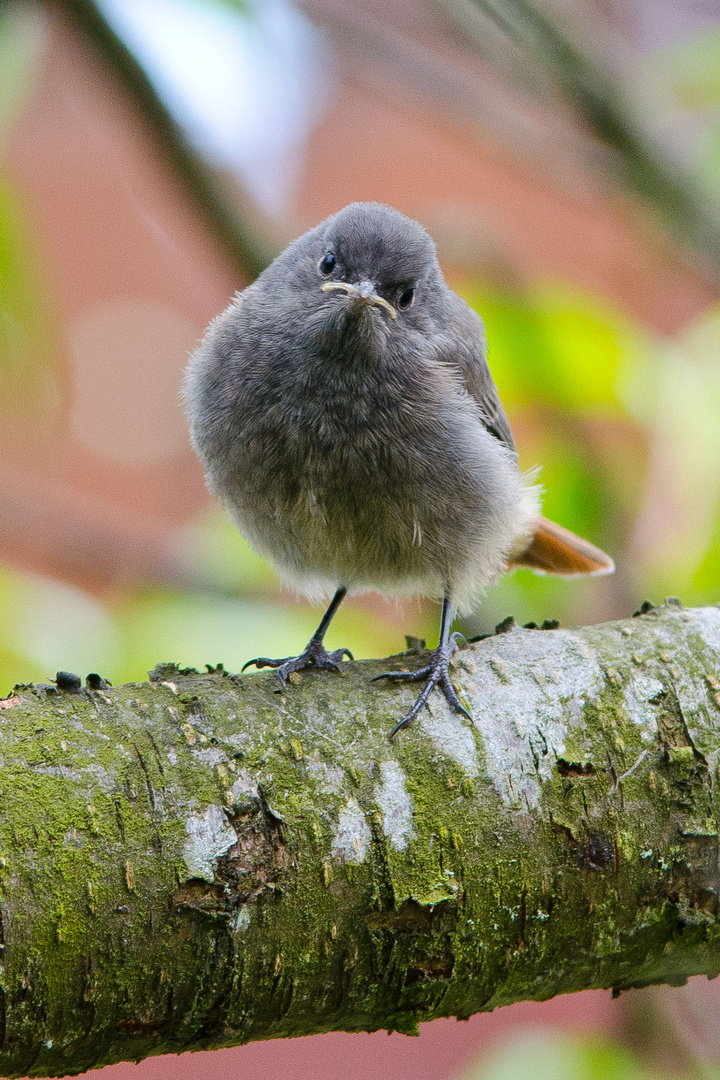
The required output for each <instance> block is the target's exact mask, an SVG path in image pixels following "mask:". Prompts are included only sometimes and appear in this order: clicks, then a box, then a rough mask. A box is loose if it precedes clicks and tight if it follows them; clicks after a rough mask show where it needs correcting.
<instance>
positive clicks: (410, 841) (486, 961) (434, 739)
mask: <svg viewBox="0 0 720 1080" xmlns="http://www.w3.org/2000/svg"><path fill="white" fill-rule="evenodd" d="M420 663H421V657H420V656H417V655H413V654H405V655H403V656H400V657H397V658H394V659H393V660H392V661H391V664H397V665H398V666H401V665H405V664H407V666H409V667H412V666H415V665H418V666H419V665H420ZM383 667H384V665H383V664H381V663H380V662H365V663H358V664H354V665H349V673H348V675H347V676H346V677H345V678H338V677H336V676H333V675H327V674H325V673H319V674H313V673H310V674H306V675H303V676H302V677H301V678H299V679H297V680H296V682H295V684H294V685H292V686H291V687H290V688H289V689H288V691H287V693H285V694H279V693H277V692H276V690H275V687H276V683H275V680H274V675H273V674H272V673H271V674H269V675H268V674H265V673H263V674H255V675H250V676H248V677H242V678H240V677H238V676H234V675H229V674H227V673H225V672H224V671H223V670H222V669H216V670H212V671H209V672H208V673H207V674H198V673H196V672H185V671H179V670H178V669H177V668H176V667H174V666H173V665H162V666H159V667H158V668H157V669H156V670H155V671H154V672H153V673H152V676H151V681H150V682H149V683H142V684H140V683H135V684H129V685H127V686H121V687H117V688H102V689H99V690H96V691H73V690H72V689H69V690H63V689H57V688H55V687H52V688H41V687H19V688H17V689H16V692H15V694H14V695H13V696H12V697H11V698H9V699H6V700H4V701H2V702H0V764H1V765H2V768H1V769H0V909H1V914H2V923H1V927H2V946H1V963H0V1073H2V1075H4V1076H7V1077H19V1076H24V1075H27V1074H30V1075H31V1076H47V1075H53V1076H56V1075H65V1074H72V1073H76V1072H79V1071H81V1070H83V1069H87V1068H89V1067H92V1066H98V1065H103V1064H107V1063H110V1062H115V1061H121V1060H128V1059H140V1058H142V1057H145V1056H148V1055H150V1054H158V1053H168V1052H173V1051H181V1050H188V1049H206V1048H209V1047H217V1046H228V1045H233V1044H237V1043H240V1042H244V1041H247V1040H251V1039H262V1038H273V1037H280V1036H291V1035H307V1034H310V1033H314V1032H321V1031H331V1030H346V1031H359V1030H374V1029H377V1028H389V1029H397V1030H400V1031H404V1032H408V1033H412V1032H414V1031H415V1030H416V1028H417V1024H418V1022H419V1021H421V1020H430V1019H432V1018H434V1017H438V1016H459V1017H467V1016H470V1015H471V1014H472V1013H474V1012H477V1011H479V1010H483V1009H492V1008H495V1007H496V1006H498V1005H504V1004H508V1003H510V1002H513V1001H518V1000H521V999H527V998H535V999H543V998H549V997H551V996H553V995H554V994H559V993H567V992H569V991H573V990H581V989H584V988H589V987H612V988H614V989H615V990H617V991H619V990H620V989H624V988H627V987H631V986H642V985H645V984H648V983H654V982H669V983H682V982H683V981H684V980H685V979H686V978H687V976H689V975H692V974H697V973H704V974H706V975H708V976H711V977H714V976H715V975H716V974H717V973H718V972H719V971H720V927H719V925H718V891H719V888H720V881H719V879H718V812H719V809H720V808H719V805H718V784H717V780H718V772H717V770H718V752H719V751H720V609H717V608H703V609H694V610H683V609H682V608H681V607H680V605H679V604H677V602H669V603H667V604H666V605H665V606H664V607H662V608H658V609H653V610H650V611H648V612H647V613H645V614H643V615H640V616H639V617H637V618H633V619H628V620H627V621H626V622H620V623H608V624H605V625H603V626H594V627H587V628H584V629H578V630H567V631H566V630H548V631H539V630H519V629H517V628H510V630H509V631H508V632H507V633H503V634H500V635H498V636H495V637H491V638H488V639H486V640H483V641H480V642H478V643H476V644H474V645H470V646H468V647H467V648H464V649H462V651H461V652H460V653H459V654H458V655H457V658H456V666H455V678H456V682H457V685H458V688H459V690H461V691H462V693H463V694H464V697H465V699H466V700H467V702H468V703H469V705H470V706H471V709H472V713H473V718H474V722H473V724H472V725H471V724H469V723H468V722H467V721H465V720H463V719H462V718H460V717H457V716H455V715H453V714H451V713H450V712H449V711H448V708H447V706H446V704H445V702H444V700H443V699H442V697H441V696H440V695H437V696H436V697H434V698H433V699H432V700H431V707H430V709H429V710H426V711H425V712H424V713H423V714H422V715H421V717H419V718H418V720H417V721H416V722H415V724H414V725H413V727H412V728H410V729H409V730H407V731H403V732H401V733H400V735H399V736H398V738H397V739H396V741H395V742H394V743H393V744H391V743H390V742H389V741H388V737H387V736H388V731H389V730H390V729H391V727H392V725H393V724H394V722H395V721H396V720H397V719H398V717H399V716H401V715H402V712H403V711H404V710H405V709H406V708H407V707H408V705H409V703H410V702H411V700H412V694H413V693H414V688H412V687H400V686H387V685H383V684H380V685H375V686H370V685H369V684H368V679H369V677H370V676H372V675H374V674H377V673H378V672H379V671H380V670H382V669H383Z"/></svg>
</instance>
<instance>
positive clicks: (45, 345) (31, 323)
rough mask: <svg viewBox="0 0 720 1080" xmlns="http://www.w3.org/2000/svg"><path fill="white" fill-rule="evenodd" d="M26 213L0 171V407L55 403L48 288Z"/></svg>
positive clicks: (11, 409) (50, 408) (44, 407)
mask: <svg viewBox="0 0 720 1080" xmlns="http://www.w3.org/2000/svg"><path fill="white" fill-rule="evenodd" d="M33 239H34V236H33V231H32V229H31V226H30V223H29V219H28V215H26V214H25V212H24V210H23V207H22V205H21V203H20V201H19V199H18V198H17V196H16V195H15V193H14V192H13V190H12V189H11V187H10V185H9V184H8V182H7V181H5V180H4V179H3V178H2V177H0V408H2V410H3V411H4V412H5V413H6V414H8V415H9V416H15V414H16V413H17V412H18V411H21V412H23V413H26V412H28V411H34V412H42V413H44V414H45V415H44V419H45V421H46V422H47V419H48V418H49V417H54V416H55V415H56V414H57V411H58V409H59V401H60V389H59V384H58V379H57V375H56V371H55V365H56V359H57V350H56V341H55V339H54V335H53V333H52V330H51V326H50V321H49V319H48V314H47V303H46V298H47V289H46V288H45V283H44V281H43V278H42V274H41V272H40V270H39V266H38V261H37V259H36V258H35V255H34V251H33Z"/></svg>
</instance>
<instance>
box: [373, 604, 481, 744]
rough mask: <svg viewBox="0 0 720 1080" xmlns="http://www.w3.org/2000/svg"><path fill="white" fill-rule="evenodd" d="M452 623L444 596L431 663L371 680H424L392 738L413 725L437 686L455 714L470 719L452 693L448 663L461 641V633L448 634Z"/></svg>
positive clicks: (393, 730) (391, 734)
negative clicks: (438, 633) (437, 636)
mask: <svg viewBox="0 0 720 1080" xmlns="http://www.w3.org/2000/svg"><path fill="white" fill-rule="evenodd" d="M451 623H452V604H451V602H450V597H449V596H447V594H446V595H445V597H444V598H443V605H442V615H441V617H440V641H439V642H438V647H437V649H433V651H432V652H431V653H430V663H429V664H428V665H427V666H426V667H424V668H421V669H420V670H419V671H387V672H384V673H383V674H382V675H376V676H375V678H374V679H373V680H372V681H373V682H375V681H376V680H377V679H395V680H398V681H399V680H402V681H405V682H421V681H422V680H423V679H424V680H425V686H424V687H423V689H422V692H421V693H420V695H419V696H418V698H417V700H416V702H415V704H414V705H413V707H412V709H411V710H410V712H409V713H408V714H407V715H406V716H403V718H402V720H400V721H398V723H397V724H396V725H395V727H394V728H393V729H392V731H391V732H390V738H391V739H393V738H394V737H395V736H396V735H397V733H398V731H400V728H404V727H408V726H409V725H410V724H412V722H413V720H414V719H415V717H416V716H417V714H418V713H419V712H420V710H421V709H422V707H423V705H424V704H425V702H426V701H427V699H428V698H429V697H430V694H431V693H432V691H433V688H434V687H436V686H439V687H440V689H441V690H442V692H443V694H444V695H445V698H446V699H447V701H448V703H449V704H450V705H451V706H452V708H453V709H454V710H455V712H459V713H462V714H463V716H467V718H468V720H470V719H471V717H470V713H469V712H468V711H467V709H466V708H465V706H464V705H463V704H462V702H461V701H460V698H459V697H458V696H457V693H456V692H455V687H454V686H453V684H452V682H451V680H450V672H449V667H450V660H451V659H452V657H453V654H454V653H455V651H456V649H457V647H458V638H462V634H451V633H450V625H451Z"/></svg>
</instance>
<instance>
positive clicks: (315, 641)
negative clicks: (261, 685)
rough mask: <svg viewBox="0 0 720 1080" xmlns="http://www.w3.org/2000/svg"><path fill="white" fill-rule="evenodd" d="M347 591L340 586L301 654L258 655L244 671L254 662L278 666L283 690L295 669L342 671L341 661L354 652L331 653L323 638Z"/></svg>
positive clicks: (248, 663) (351, 657)
mask: <svg viewBox="0 0 720 1080" xmlns="http://www.w3.org/2000/svg"><path fill="white" fill-rule="evenodd" d="M346 593H347V589H346V588H343V587H341V588H339V589H338V591H337V592H336V593H335V595H334V596H333V598H332V600H331V601H330V606H329V607H328V609H327V611H326V612H325V614H324V615H323V617H322V619H321V621H320V625H319V626H318V628H317V630H316V631H315V633H314V634H313V636H312V637H311V638H310V640H309V641H308V643H307V645H306V646H305V649H304V650H303V652H301V653H300V655H299V656H286V657H284V658H283V659H282V660H270V659H269V658H268V657H267V656H257V657H256V658H255V659H254V660H248V662H247V664H243V666H242V670H243V671H244V670H245V668H248V667H250V666H251V665H253V664H254V665H255V667H257V668H264V667H271V668H276V669H277V677H278V679H279V680H280V685H281V686H282V688H283V690H284V689H285V687H286V682H285V680H286V679H287V677H288V675H289V674H290V673H291V672H293V671H302V670H303V668H308V667H315V668H331V669H332V670H333V671H340V667H339V664H340V661H341V660H343V659H344V658H345V657H346V656H347V658H348V659H349V660H352V659H353V654H352V653H351V652H350V650H349V649H335V651H334V652H331V653H329V652H328V651H327V649H326V648H325V646H324V645H323V638H324V637H325V634H326V633H327V628H328V627H329V625H330V623H331V622H332V620H333V616H334V615H335V612H336V611H337V609H338V608H339V607H340V605H341V603H342V602H343V599H344V597H345V594H346Z"/></svg>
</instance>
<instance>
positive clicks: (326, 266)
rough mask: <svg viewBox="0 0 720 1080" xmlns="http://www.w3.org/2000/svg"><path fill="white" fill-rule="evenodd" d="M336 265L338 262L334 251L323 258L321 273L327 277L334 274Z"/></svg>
mask: <svg viewBox="0 0 720 1080" xmlns="http://www.w3.org/2000/svg"><path fill="white" fill-rule="evenodd" d="M336 263H337V260H336V258H335V256H334V255H333V253H332V251H328V253H327V255H325V256H323V258H322V259H321V260H320V273H321V274H325V276H327V275H328V274H332V272H333V270H334V269H335V266H336Z"/></svg>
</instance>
